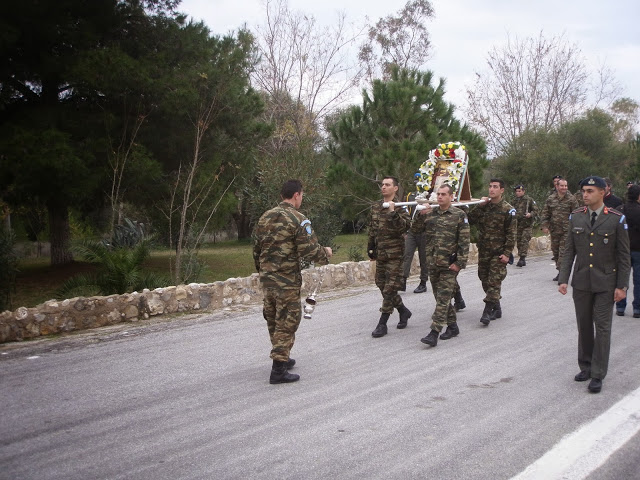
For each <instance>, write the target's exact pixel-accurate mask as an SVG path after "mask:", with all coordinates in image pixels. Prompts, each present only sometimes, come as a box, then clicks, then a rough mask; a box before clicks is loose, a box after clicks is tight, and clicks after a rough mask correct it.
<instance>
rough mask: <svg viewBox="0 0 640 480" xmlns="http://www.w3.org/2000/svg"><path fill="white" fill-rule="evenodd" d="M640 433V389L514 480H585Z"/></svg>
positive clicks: (583, 427)
mask: <svg viewBox="0 0 640 480" xmlns="http://www.w3.org/2000/svg"><path fill="white" fill-rule="evenodd" d="M638 431H640V388H638V389H637V390H635V391H633V392H632V393H630V394H629V395H627V396H626V397H625V398H623V399H622V400H620V401H619V402H618V403H616V404H615V405H613V406H612V407H611V408H610V409H609V410H607V411H606V412H604V413H603V414H602V415H600V416H599V417H597V418H595V419H594V420H592V421H591V422H589V423H587V424H585V425H583V426H582V427H580V428H579V429H578V430H576V431H575V432H573V433H571V434H569V435H567V436H565V437H564V438H563V439H562V440H560V441H559V442H558V443H557V444H556V445H555V446H554V447H553V448H552V449H551V450H549V451H548V452H547V453H545V454H544V455H543V456H542V457H540V458H539V459H538V460H536V461H535V462H534V463H532V464H531V465H529V466H528V467H527V468H526V469H525V470H524V471H522V472H521V473H520V474H519V475H516V476H515V477H513V479H512V480H528V479H536V480H537V479H541V478H544V479H549V480H550V479H562V480H578V479H584V478H586V477H587V476H589V474H591V473H592V472H593V471H594V470H596V469H597V468H598V467H599V466H600V465H602V464H603V463H604V462H605V461H606V460H607V459H608V458H609V457H610V456H611V455H612V454H613V453H614V452H615V451H616V450H618V449H619V448H620V447H621V446H623V445H624V444H625V443H626V442H627V441H628V440H629V439H630V438H631V437H633V436H634V435H635V434H636V433H638Z"/></svg>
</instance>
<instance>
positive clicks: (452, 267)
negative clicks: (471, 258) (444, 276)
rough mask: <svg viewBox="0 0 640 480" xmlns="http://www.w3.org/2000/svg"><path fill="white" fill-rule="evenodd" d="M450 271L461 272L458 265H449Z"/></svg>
mask: <svg viewBox="0 0 640 480" xmlns="http://www.w3.org/2000/svg"><path fill="white" fill-rule="evenodd" d="M449 270H452V271H454V272H459V271H460V267H459V266H458V265H456V264H455V263H452V264H451V265H449Z"/></svg>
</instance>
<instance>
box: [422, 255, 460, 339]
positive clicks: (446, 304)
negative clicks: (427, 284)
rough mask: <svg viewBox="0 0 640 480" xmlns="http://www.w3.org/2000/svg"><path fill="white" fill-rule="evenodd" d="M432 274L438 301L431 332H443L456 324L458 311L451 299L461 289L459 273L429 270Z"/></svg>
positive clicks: (445, 270) (434, 294)
mask: <svg viewBox="0 0 640 480" xmlns="http://www.w3.org/2000/svg"><path fill="white" fill-rule="evenodd" d="M429 272H430V273H431V289H432V290H433V296H434V297H435V299H436V309H435V310H434V312H433V315H431V330H437V331H438V332H441V331H442V329H443V328H444V327H445V326H446V325H449V324H452V323H455V322H456V320H457V319H456V310H455V308H453V305H451V299H452V298H453V295H454V294H455V293H456V289H458V290H459V289H460V286H459V285H458V281H457V278H458V272H454V271H453V270H449V269H448V268H437V267H431V266H430V268H429Z"/></svg>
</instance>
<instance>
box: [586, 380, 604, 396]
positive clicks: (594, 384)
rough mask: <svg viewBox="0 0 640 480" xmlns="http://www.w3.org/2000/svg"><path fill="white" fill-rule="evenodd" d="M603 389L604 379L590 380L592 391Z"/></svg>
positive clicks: (597, 391) (590, 389)
mask: <svg viewBox="0 0 640 480" xmlns="http://www.w3.org/2000/svg"><path fill="white" fill-rule="evenodd" d="M600 390H602V380H600V379H599V378H592V379H591V381H590V382H589V391H590V392H591V393H600Z"/></svg>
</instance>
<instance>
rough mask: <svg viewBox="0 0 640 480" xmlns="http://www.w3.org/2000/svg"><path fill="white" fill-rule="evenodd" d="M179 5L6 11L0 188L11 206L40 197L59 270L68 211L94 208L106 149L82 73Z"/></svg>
mask: <svg viewBox="0 0 640 480" xmlns="http://www.w3.org/2000/svg"><path fill="white" fill-rule="evenodd" d="M175 4H176V2H175V1H170V0H157V1H153V0H148V1H138V0H129V1H127V0H121V1H116V0H96V1H92V2H85V1H81V0H63V1H53V0H45V1H41V0H39V1H37V0H26V1H24V2H4V3H3V4H2V8H1V10H0V18H1V19H2V20H1V22H2V23H1V24H0V29H2V31H3V32H4V33H3V37H2V38H3V41H2V43H1V44H0V65H1V67H0V125H1V127H2V128H0V130H1V131H2V134H1V135H2V138H1V139H0V142H1V143H2V149H3V152H2V153H3V154H2V157H1V163H0V171H2V173H3V175H1V178H2V179H1V180H0V182H2V185H0V188H2V189H3V190H6V191H7V192H8V197H7V198H8V199H10V200H11V201H12V202H14V203H26V202H29V200H30V198H33V197H37V198H39V200H40V201H41V202H42V203H44V204H45V205H46V207H47V209H48V212H49V219H50V222H49V228H50V241H51V263H52V264H54V265H55V264H62V263H67V262H69V261H71V260H72V256H71V252H70V250H69V248H68V246H69V207H70V206H71V205H75V206H77V205H81V204H82V203H84V202H88V201H95V198H96V197H95V194H96V192H97V191H99V190H100V189H101V187H100V185H101V182H102V180H103V179H102V178H101V176H102V174H103V173H104V168H103V165H104V163H103V160H104V153H105V150H104V148H102V149H100V148H99V146H98V145H97V144H98V140H97V136H96V135H95V131H96V130H95V128H96V118H97V117H96V113H97V107H96V105H95V103H94V102H93V101H92V98H91V95H87V93H88V92H87V90H86V89H83V88H81V86H80V83H81V81H79V77H78V69H79V66H80V65H81V63H82V62H83V61H84V60H85V59H86V57H87V56H89V55H91V54H92V53H93V52H99V51H101V50H103V49H104V48H106V47H107V46H108V45H110V43H111V42H112V41H113V39H114V37H118V36H119V32H123V31H130V30H135V29H136V26H137V24H138V22H140V20H141V19H145V18H147V16H148V14H149V13H150V12H155V13H157V14H158V15H161V16H164V15H165V14H168V13H170V12H171V9H172V8H173V7H175ZM94 93H96V94H97V93H98V92H94ZM94 97H95V95H94ZM101 134H102V135H104V130H103V129H102V131H101ZM18 142H22V143H21V144H19V143H18ZM89 152H90V153H89ZM36 157H37V158H36ZM25 172H30V173H31V175H29V176H28V177H27V175H25Z"/></svg>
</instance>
